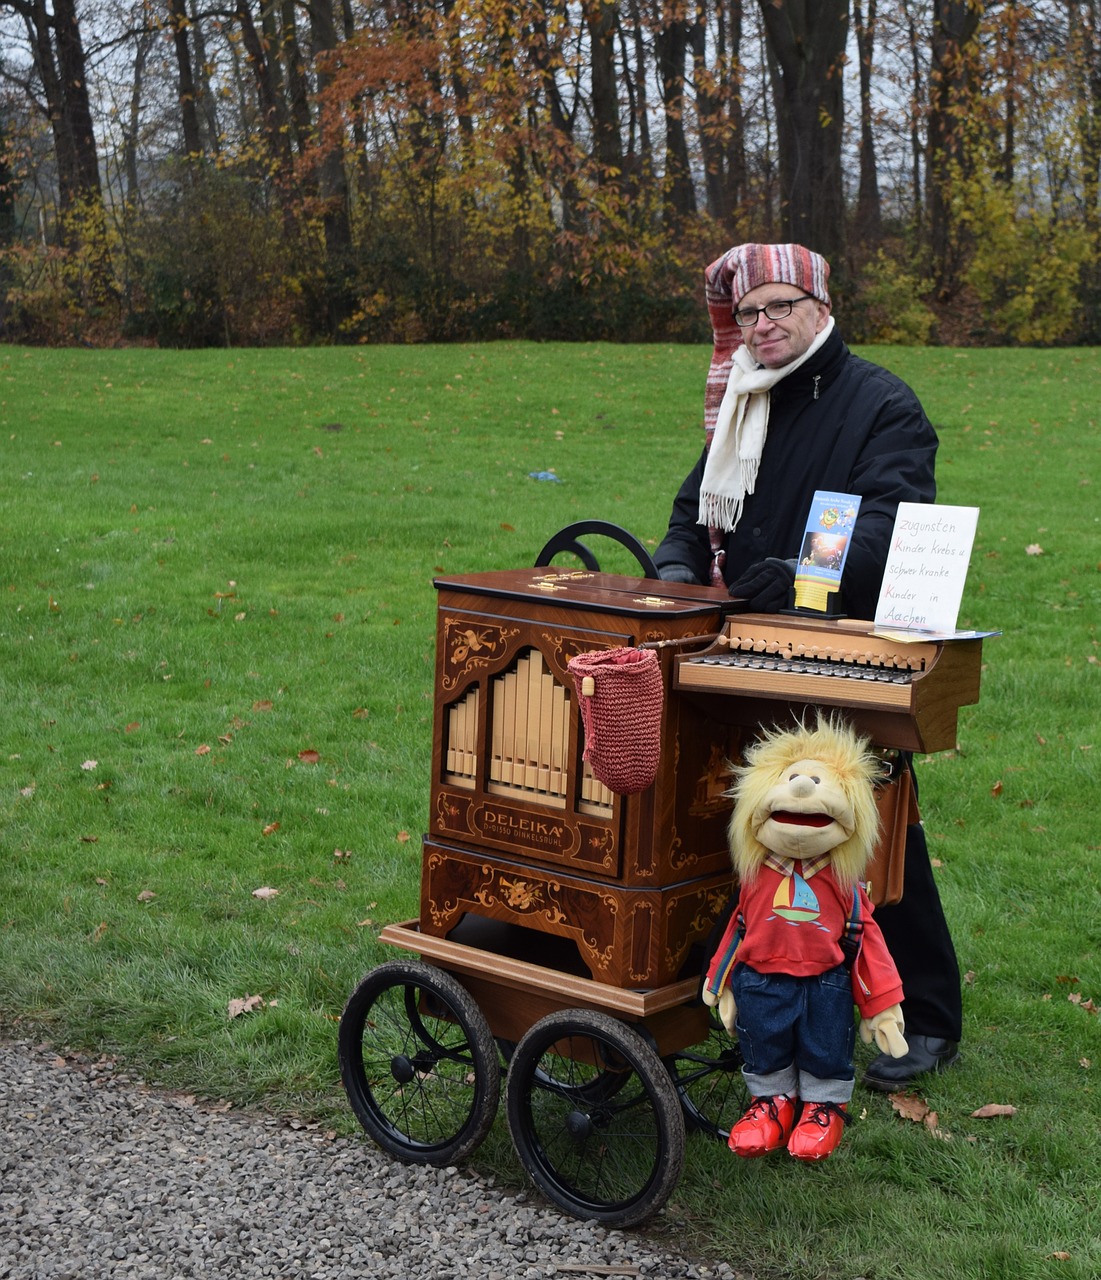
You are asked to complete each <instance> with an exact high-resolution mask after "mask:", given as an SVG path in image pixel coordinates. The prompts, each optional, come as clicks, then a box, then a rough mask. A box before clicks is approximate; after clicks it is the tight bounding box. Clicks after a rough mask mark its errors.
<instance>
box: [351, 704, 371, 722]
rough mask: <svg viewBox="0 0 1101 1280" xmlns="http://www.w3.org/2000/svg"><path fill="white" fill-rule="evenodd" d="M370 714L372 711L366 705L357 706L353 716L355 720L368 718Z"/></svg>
mask: <svg viewBox="0 0 1101 1280" xmlns="http://www.w3.org/2000/svg"><path fill="white" fill-rule="evenodd" d="M370 714H371V713H370V712H369V711H368V710H367V708H366V707H356V709H355V710H354V711H353V712H352V718H353V720H366V719H367V717H368V716H369V715H370Z"/></svg>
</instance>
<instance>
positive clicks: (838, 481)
mask: <svg viewBox="0 0 1101 1280" xmlns="http://www.w3.org/2000/svg"><path fill="white" fill-rule="evenodd" d="M936 451H937V436H936V432H935V431H934V430H933V427H932V425H931V423H930V422H929V419H928V418H927V417H926V416H925V412H924V410H923V409H922V407H921V403H920V402H919V400H918V398H917V396H916V395H915V394H914V393H913V391H911V390H910V388H909V387H908V386H907V385H906V383H904V382H903V381H902V380H901V378H898V377H896V376H895V375H894V374H893V373H889V372H888V371H887V370H886V369H881V368H880V367H879V366H878V365H874V364H871V363H870V362H869V361H867V360H862V359H861V358H860V357H859V356H854V355H853V354H852V352H850V351H849V349H848V347H846V346H845V344H844V342H843V341H842V340H841V336H840V334H839V333H838V332H837V330H836V329H835V330H834V332H833V333H832V334H831V335H830V337H829V338H828V339H827V341H826V342H825V344H824V345H823V347H822V349H821V350H820V351H818V352H817V353H816V354H815V355H814V356H813V358H812V359H811V360H809V361H807V363H806V364H804V365H801V366H800V367H799V368H798V369H796V370H795V372H794V373H792V374H791V375H790V376H789V377H787V378H784V379H783V380H782V381H780V382H779V383H777V384H776V386H774V387H773V389H772V391H771V393H770V404H769V420H768V436H767V438H766V440H765V447H764V453H763V454H762V456H761V466H760V470H759V472H758V476H757V485H756V490H755V492H754V493H753V494H751V495H750V496H748V497H747V498H746V501H745V508H744V510H743V512H742V517H741V519H740V520H739V522H738V527H737V528H736V529H735V530H734V531H733V532H732V533H729V534H727V537H726V543H725V547H726V563H725V565H724V566H723V576H724V577H725V579H726V581H727V583H728V584H729V583H731V582H735V581H736V580H737V579H738V578H739V577H741V576H742V574H744V573H745V571H746V570H747V569H748V568H750V567H751V566H752V565H754V564H756V563H758V562H759V561H761V560H764V559H767V558H768V557H769V556H778V557H780V558H781V559H784V560H789V559H793V558H794V557H796V556H798V554H799V551H800V548H801V545H802V541H803V533H804V530H805V528H806V523H807V516H808V515H809V514H810V504H811V500H812V498H813V496H814V491H815V490H816V489H824V490H830V491H835V492H839V493H854V494H859V495H860V498H861V503H860V512H859V514H858V515H857V518H856V528H855V530H854V533H853V536H852V540H851V542H850V544H849V556H848V560H847V561H846V563H845V573H844V578H843V580H842V583H841V605H842V607H843V608H844V609H845V611H846V612H847V613H848V614H849V615H850V616H853V617H859V618H871V617H873V616H874V614H875V606H876V601H877V600H878V598H879V588H880V583H881V581H882V578H883V568H884V565H885V564H886V561H887V551H888V544H889V542H890V537H891V530H892V529H893V527H894V520H895V512H896V510H897V508H898V504H899V503H900V502H932V501H933V500H934V499H935V497H936V482H935V480H934V475H933V466H934V458H935V456H936ZM706 457H707V455H706V451H705V452H704V453H703V454H702V455H701V456H700V459H699V461H698V462H697V463H696V466H695V468H694V469H693V470H692V472H691V474H690V475H689V476H688V477H687V479H686V480H685V481H684V483H683V484H682V485H681V488H680V492H679V493H678V494H677V496H676V499H675V500H674V503H673V512H672V515H671V517H670V520H669V530H668V532H667V533H666V535H665V537H664V539H663V540H662V542H661V545H660V546H659V547H658V549H657V551H656V553H655V555H654V562H655V564H656V565H657V566H658V568H659V570H660V569H662V568H664V567H667V566H669V565H682V566H686V567H687V568H689V569H690V570H691V571H692V573H693V574H694V575H695V577H696V579H697V580H698V581H699V582H701V583H706V582H707V581H708V580H709V579H708V570H709V566H710V562H711V547H710V543H709V541H708V533H707V529H706V527H705V526H703V525H701V524H698V523H697V521H698V518H699V494H700V481H701V480H702V478H703V468H704V463H705V461H706Z"/></svg>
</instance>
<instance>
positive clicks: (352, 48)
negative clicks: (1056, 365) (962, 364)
mask: <svg viewBox="0 0 1101 1280" xmlns="http://www.w3.org/2000/svg"><path fill="white" fill-rule="evenodd" d="M1099 166H1101V4H1099V3H1098V0H1037V3H1031V4H1030V3H1024V2H1023V0H900V2H899V3H894V4H889V5H880V4H878V3H877V0H852V2H851V3H850V0H819V2H817V3H813V4H808V3H805V2H802V0H800V2H796V0H366V2H364V0H308V3H302V2H296V0H120V2H116V3H113V4H110V5H109V4H106V3H104V0H0V337H3V338H4V339H6V340H8V341H12V342H24V343H28V342H29V343H49V344H73V343H85V344H91V345H106V344H117V343H120V342H147V343H158V344H160V345H164V346H222V345H224V346H234V345H275V344H304V343H311V342H319V341H321V342H325V341H346V342H418V341H435V342H438V341H452V340H483V339H489V338H499V337H509V338H531V339H540V340H544V339H578V340H593V339H611V340H615V341H656V340H660V341H701V340H705V339H706V338H707V337H708V336H709V334H708V332H707V331H706V328H705V326H706V313H705V312H704V310H703V308H702V307H701V306H700V302H699V299H700V293H701V278H702V268H703V266H704V265H705V264H706V263H707V262H709V261H711V260H712V259H713V258H715V257H717V256H718V254H719V253H720V252H722V251H723V250H724V249H725V248H727V247H728V246H729V245H730V244H733V243H737V242H739V241H742V240H750V239H762V240H798V241H800V242H802V243H805V244H808V245H810V246H811V247H813V248H815V249H818V250H819V251H821V252H823V253H824V254H826V255H827V257H829V259H830V261H831V263H832V264H833V268H834V277H833V282H832V286H831V288H832V292H833V294H834V299H835V302H836V303H838V304H839V305H840V308H841V309H842V315H843V316H844V320H845V328H846V334H847V336H848V337H849V338H850V339H852V340H855V341H863V342H906V343H925V342H940V343H951V344H956V345H990V344H1030V345H1045V344H1086V343H1093V342H1097V341H1098V340H1099V339H1101V270H1099V259H1101V252H1099V251H1101V235H1099V231H1101V227H1099Z"/></svg>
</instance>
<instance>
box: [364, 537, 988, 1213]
mask: <svg viewBox="0 0 1101 1280" xmlns="http://www.w3.org/2000/svg"><path fill="white" fill-rule="evenodd" d="M625 538H629V535H625ZM548 545H549V544H548ZM637 554H639V559H640V563H641V564H642V565H643V567H644V569H649V570H651V571H652V563H651V562H649V557H648V556H646V554H645V552H644V551H643V550H642V549H641V548H638V549H637ZM655 579H656V573H655V574H654V576H653V577H652V578H631V577H624V576H618V575H613V574H605V573H600V572H598V571H596V570H594V569H584V570H579V571H570V570H561V569H554V568H552V567H549V566H544V567H542V568H535V569H527V570H511V571H503V572H489V573H481V574H473V575H469V576H463V577H451V578H448V577H443V578H440V579H438V580H437V582H436V588H437V591H438V615H437V629H436V670H435V682H436V684H435V716H434V733H433V746H432V778H431V803H430V817H429V829H428V832H427V833H426V835H425V837H424V845H423V860H422V884H421V903H420V915H419V919H417V920H415V921H408V922H405V923H402V924H397V925H390V926H387V927H386V928H385V929H384V930H383V932H382V939H383V940H384V941H385V942H387V943H390V944H393V945H394V946H395V947H396V948H398V949H400V950H401V951H403V952H405V953H410V952H411V953H416V955H418V956H419V957H421V958H420V959H410V958H405V957H403V958H400V959H395V960H392V961H389V962H387V963H386V964H383V965H381V966H379V967H378V968H376V969H375V970H373V971H372V972H371V973H369V974H368V975H367V976H366V977H365V978H364V979H363V981H362V982H361V983H360V985H359V986H358V987H357V988H356V990H355V992H354V993H353V994H352V996H351V997H350V998H349V1001H348V1004H347V1007H346V1009H345V1011H344V1014H343V1016H342V1018H341V1024H340V1033H339V1054H340V1065H341V1074H342V1079H343V1082H344V1085H345V1089H346V1091H347V1093H348V1097H349V1100H350V1102H351V1105H352V1107H353V1109H354V1111H355V1112H356V1115H357V1116H358V1118H359V1119H360V1121H361V1123H362V1124H363V1125H364V1127H365V1129H366V1130H367V1132H368V1133H369V1134H370V1135H371V1136H372V1137H373V1138H374V1139H375V1140H376V1141H377V1142H379V1143H380V1145H382V1146H383V1147H384V1148H385V1149H386V1150H388V1151H389V1152H391V1153H392V1154H394V1155H396V1156H398V1157H399V1158H401V1159H404V1160H407V1161H413V1162H420V1163H427V1164H435V1165H449V1164H453V1163H455V1162H456V1161H458V1160H461V1159H462V1158H463V1157H465V1156H466V1155H468V1154H469V1153H470V1152H471V1151H472V1150H473V1149H474V1148H475V1147H476V1146H477V1144H478V1143H479V1142H480V1141H481V1140H482V1138H483V1137H484V1136H485V1134H486V1133H487V1132H488V1129H489V1127H490V1125H491V1124H492V1121H493V1118H494V1115H495V1113H496V1110H497V1105H498V1100H499V1094H500V1088H501V1078H502V1065H501V1064H502V1060H504V1062H505V1064H506V1066H507V1078H506V1086H505V1094H506V1107H507V1115H508V1123H509V1130H510V1133H511V1136H512V1139H513V1142H514V1144H515V1146H516V1150H517V1153H518V1155H519V1156H520V1159H521V1161H522V1163H523V1164H524V1166H525V1167H526V1169H527V1170H528V1172H529V1173H530V1175H531V1176H532V1178H533V1180H534V1181H535V1182H536V1184H537V1185H538V1186H539V1187H540V1188H541V1189H542V1190H543V1191H544V1192H545V1193H546V1194H547V1195H548V1196H549V1197H550V1199H552V1200H553V1201H554V1202H555V1203H556V1204H558V1205H559V1207H561V1208H563V1209H565V1210H566V1211H567V1212H570V1213H572V1214H575V1215H576V1216H578V1217H582V1218H590V1219H597V1220H601V1221H604V1222H607V1223H610V1224H614V1225H619V1226H629V1225H633V1224H636V1223H638V1222H641V1221H642V1220H644V1219H645V1218H646V1217H648V1216H649V1215H650V1214H652V1213H654V1212H655V1211H656V1210H657V1209H658V1208H660V1206H661V1205H662V1204H664V1202H665V1200H666V1199H667V1198H668V1196H669V1194H670V1193H671V1191H672V1189H673V1187H674V1186H675V1185H676V1182H677V1180H678V1178H679V1176H680V1172H681V1169H682V1166H683V1160H684V1151H685V1125H686V1121H687V1123H688V1124H690V1125H691V1126H692V1127H694V1128H699V1129H702V1130H704V1131H707V1132H710V1133H712V1134H716V1135H718V1134H721V1135H723V1136H725V1134H726V1133H727V1132H728V1131H729V1128H730V1126H731V1124H732V1123H733V1122H734V1121H735V1120H736V1119H737V1118H738V1117H739V1116H740V1114H741V1112H742V1110H743V1109H744V1106H745V1105H746V1099H745V1094H744V1091H743V1088H742V1084H741V1076H740V1070H739V1068H740V1064H741V1059H740V1055H739V1053H738V1050H737V1046H736V1045H735V1044H733V1043H732V1042H731V1041H730V1040H729V1038H728V1037H727V1036H726V1033H725V1032H724V1031H723V1030H722V1028H721V1027H720V1026H719V1025H718V1023H717V1020H715V1018H714V1016H713V1015H712V1013H711V1011H710V1010H709V1009H707V1008H706V1007H705V1006H704V1005H703V1004H702V1003H701V1002H700V1000H699V999H698V988H699V980H700V971H701V964H702V956H703V944H704V943H705V940H706V938H707V936H708V934H709V932H710V931H711V929H712V927H713V925H714V923H715V921H716V919H717V917H718V916H719V915H720V913H721V912H722V910H723V908H724V907H725V906H726V904H727V903H728V901H729V899H730V896H731V891H732V883H731V870H730V860H729V852H728V849H727V844H726V823H727V820H728V817H729V812H730V801H729V800H728V799H727V798H726V796H725V794H724V793H725V791H726V789H727V787H728V786H729V782H730V779H729V773H728V770H729V762H731V761H736V760H737V759H738V758H739V756H740V753H741V747H742V744H743V742H745V741H747V740H748V738H749V737H750V736H751V735H752V734H753V733H754V732H755V731H756V730H757V729H758V727H759V726H760V725H762V724H770V723H784V722H786V721H787V720H789V719H792V718H794V717H798V716H801V715H804V714H806V712H807V710H808V708H812V707H817V706H822V707H827V708H839V709H841V710H842V711H843V712H844V714H845V715H846V716H847V717H848V718H849V719H850V720H851V721H852V722H853V723H854V724H855V725H856V727H857V728H858V729H860V730H861V731H863V732H866V733H868V734H869V736H870V737H871V738H872V740H873V742H874V743H875V744H876V745H877V747H878V748H879V749H880V750H881V753H882V754H883V756H884V760H885V773H884V778H885V781H884V784H883V786H882V788H881V791H880V796H879V800H880V811H881V819H882V822H881V828H882V830H881V839H880V846H879V849H878V851H877V855H876V859H875V862H874V863H873V869H872V872H871V878H870V881H869V885H868V889H869V893H870V895H871V896H872V898H873V900H874V901H877V902H883V901H893V900H897V897H898V896H899V894H900V892H901V889H900V885H901V849H902V841H903V837H904V832H905V827H906V824H907V822H908V821H909V820H911V818H912V817H913V816H915V812H916V811H914V810H912V808H911V805H912V801H911V797H910V794H909V791H908V783H909V774H908V772H907V771H906V770H905V769H904V768H898V767H897V763H896V765H895V767H893V768H892V761H895V762H897V759H898V757H899V755H900V753H901V752H909V751H920V752H930V751H939V750H945V749H949V748H952V747H954V746H955V743H956V718H957V711H958V708H959V707H960V706H961V705H964V704H967V703H971V702H975V701H977V699H978V693H979V671H980V660H981V645H982V642H981V640H967V641H959V642H952V643H950V644H943V645H942V644H936V643H921V644H901V643H893V642H890V641H887V640H884V639H880V638H877V637H874V636H872V635H871V634H870V631H871V626H870V624H869V623H866V622H853V621H847V620H841V621H828V620H822V619H817V618H808V617H805V616H794V615H792V616H788V615H754V614H746V613H737V612H734V610H735V608H736V604H737V602H734V601H731V600H730V598H729V597H728V596H727V595H726V593H725V592H723V591H721V590H716V589H713V588H704V587H689V586H682V585H675V584H671V583H664V582H660V581H657V580H655ZM620 646H629V647H634V648H642V647H645V648H652V649H653V650H655V651H656V653H657V655H658V660H659V664H660V671H661V676H662V687H663V694H664V704H663V710H662V719H661V744H662V745H661V760H660V767H659V771H658V775H657V778H656V779H655V781H654V783H653V785H652V786H650V787H649V788H647V790H645V791H643V792H640V793H638V794H635V795H617V794H614V793H612V792H610V791H608V790H607V789H606V788H605V787H604V786H603V785H602V784H601V783H600V782H599V781H598V780H597V779H596V778H595V777H594V776H593V775H592V773H591V771H590V769H589V767H588V765H587V764H586V763H585V762H584V761H583V759H582V752H583V748H584V733H583V726H582V721H581V716H580V713H579V708H578V705H577V699H576V697H575V695H574V690H573V682H572V679H571V678H570V676H569V674H568V672H567V663H568V662H569V660H570V659H571V658H572V657H574V656H576V655H578V654H580V653H583V652H588V651H592V650H605V649H609V648H614V647H620Z"/></svg>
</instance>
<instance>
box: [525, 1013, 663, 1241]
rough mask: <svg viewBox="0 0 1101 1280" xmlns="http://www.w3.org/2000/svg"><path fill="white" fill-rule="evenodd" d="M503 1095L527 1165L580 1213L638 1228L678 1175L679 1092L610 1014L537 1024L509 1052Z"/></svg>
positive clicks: (552, 1194) (550, 1193)
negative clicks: (510, 1052) (510, 1058)
mask: <svg viewBox="0 0 1101 1280" xmlns="http://www.w3.org/2000/svg"><path fill="white" fill-rule="evenodd" d="M505 1099H506V1108H507V1113H508V1124H509V1131H510V1133H511V1135H512V1142H513V1145H514V1146H515V1148H516V1153H517V1155H518V1156H519V1157H520V1161H521V1163H522V1164H523V1166H524V1168H525V1169H526V1170H527V1171H528V1173H529V1174H530V1175H531V1178H532V1180H533V1181H534V1182H535V1184H536V1186H538V1187H539V1189H540V1190H541V1191H542V1192H543V1193H544V1194H545V1195H546V1196H547V1197H548V1198H549V1199H550V1200H552V1201H553V1202H554V1203H555V1204H556V1205H558V1207H559V1208H560V1209H564V1210H565V1211H566V1212H567V1213H570V1214H572V1215H573V1216H574V1217H577V1218H583V1219H586V1220H590V1221H596V1222H602V1223H606V1224H608V1225H610V1226H618V1227H633V1226H637V1225H638V1224H639V1223H640V1222H643V1221H645V1220H646V1219H647V1218H649V1217H651V1216H652V1215H653V1214H655V1213H656V1212H657V1211H658V1210H659V1209H660V1208H661V1207H662V1205H664V1204H665V1202H666V1200H668V1198H669V1195H670V1193H671V1192H672V1190H673V1188H674V1187H675V1186H676V1184H677V1182H678V1180H679V1179H680V1176H681V1172H682V1171H683V1169H684V1147H685V1130H684V1116H683V1114H682V1111H681V1105H680V1101H679V1099H678V1097H677V1091H676V1089H675V1088H674V1087H673V1082H672V1080H671V1079H670V1077H669V1073H668V1071H667V1070H666V1069H665V1066H664V1065H663V1064H662V1061H661V1059H660V1058H659V1057H658V1055H657V1053H656V1052H655V1051H654V1050H653V1049H652V1048H651V1047H650V1046H649V1044H647V1042H646V1041H645V1040H644V1039H643V1038H642V1036H641V1035H640V1034H639V1033H638V1031H636V1030H635V1029H634V1028H633V1027H631V1026H629V1025H628V1024H627V1023H624V1022H620V1021H619V1019H617V1018H613V1017H611V1016H610V1015H609V1014H605V1013H599V1012H595V1011H592V1010H586V1009H570V1010H566V1011H565V1012H564V1013H552V1014H549V1015H548V1016H547V1017H545V1018H543V1019H541V1020H540V1021H539V1022H537V1023H536V1024H535V1025H534V1026H533V1027H532V1028H531V1029H530V1030H529V1031H528V1032H527V1034H526V1035H525V1036H524V1037H523V1039H522V1040H521V1041H520V1043H519V1044H518V1045H517V1046H516V1051H515V1053H514V1054H513V1055H512V1061H511V1063H510V1065H509V1071H508V1078H507V1081H506V1085H505Z"/></svg>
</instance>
